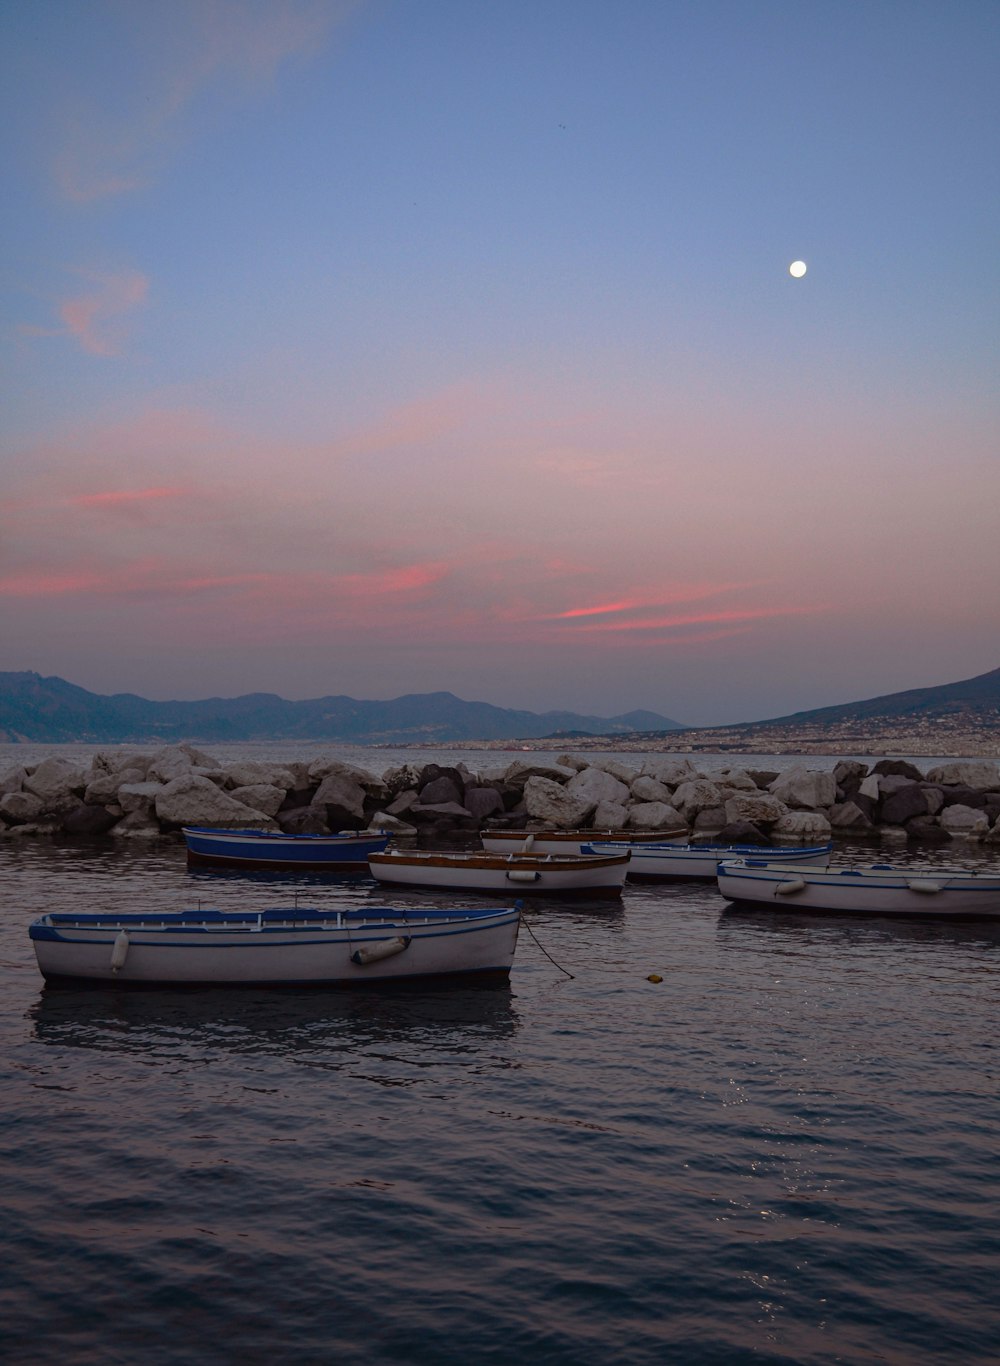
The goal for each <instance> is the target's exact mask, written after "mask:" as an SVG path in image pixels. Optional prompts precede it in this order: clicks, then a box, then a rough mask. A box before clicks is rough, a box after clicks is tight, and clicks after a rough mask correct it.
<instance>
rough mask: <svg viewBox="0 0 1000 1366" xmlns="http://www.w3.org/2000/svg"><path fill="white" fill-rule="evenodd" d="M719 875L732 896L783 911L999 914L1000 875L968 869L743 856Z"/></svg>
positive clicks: (974, 916) (989, 916)
mask: <svg viewBox="0 0 1000 1366" xmlns="http://www.w3.org/2000/svg"><path fill="white" fill-rule="evenodd" d="M717 878H718V887H719V891H720V892H721V893H722V895H723V896H724V897H726V898H727V899H728V900H730V901H735V902H747V903H751V904H753V905H756V906H769V907H770V908H772V909H773V910H780V911H792V912H799V911H835V912H838V913H845V914H854V915H902V916H914V915H919V916H934V917H936V918H937V917H950V916H953V917H960V918H963V919H997V918H1000V876H996V875H995V874H988V873H974V872H969V871H967V870H964V869H946V868H941V869H917V868H903V867H892V866H891V865H889V864H874V865H872V866H871V867H870V868H828V869H825V870H813V869H807V868H802V867H800V866H799V867H797V866H796V865H794V864H777V863H768V862H766V861H764V860H758V859H753V860H750V859H739V860H735V861H733V862H724V863H722V864H721V865H720V866H719V871H718V874H717Z"/></svg>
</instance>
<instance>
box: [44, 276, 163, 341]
mask: <svg viewBox="0 0 1000 1366" xmlns="http://www.w3.org/2000/svg"><path fill="white" fill-rule="evenodd" d="M80 274H81V275H84V276H85V278H88V279H90V280H91V281H92V282H93V283H94V284H95V285H96V286H97V287H96V289H94V290H92V291H91V292H90V293H88V294H81V295H79V296H78V297H77V298H74V299H67V300H65V301H64V302H63V303H62V304H60V306H59V316H60V318H61V319H62V321H63V323H64V324H65V327H66V331H67V332H68V333H69V335H70V336H72V337H75V338H76V340H77V341H78V342H79V343H80V345H81V346H82V347H83V349H84V351H86V352H87V353H88V355H91V356H114V355H117V354H118V352H119V350H120V348H121V345H122V343H123V341H124V328H123V326H122V322H121V319H122V317H123V316H124V315H125V314H126V313H128V312H129V311H130V310H131V309H133V308H136V307H137V306H138V305H139V304H141V303H144V302H145V299H146V295H147V294H148V292H149V280H148V279H147V278H146V276H145V275H140V274H139V272H138V271H125V272H123V273H122V274H120V275H98V274H87V273H86V272H83V271H81V272H80Z"/></svg>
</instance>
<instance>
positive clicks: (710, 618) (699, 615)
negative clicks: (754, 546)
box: [563, 606, 829, 634]
mask: <svg viewBox="0 0 1000 1366" xmlns="http://www.w3.org/2000/svg"><path fill="white" fill-rule="evenodd" d="M828 610H829V609H828V608H826V607H820V606H809V607H755V608H749V609H743V610H734V611H722V612H682V613H679V614H677V615H674V616H666V617H640V618H637V619H636V620H634V621H594V622H588V623H587V624H586V625H582V626H573V627H572V628H567V627H564V628H563V629H564V630H565V629H572V630H573V631H574V633H576V634H579V633H580V632H583V631H588V632H590V631H594V632H619V631H660V630H663V629H665V628H669V627H675V626H701V625H705V624H711V623H714V622H737V621H762V620H765V619H767V618H769V617H794V616H814V615H816V614H817V613H819V612H825V611H828Z"/></svg>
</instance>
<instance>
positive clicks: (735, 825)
mask: <svg viewBox="0 0 1000 1366" xmlns="http://www.w3.org/2000/svg"><path fill="white" fill-rule="evenodd" d="M719 843H720V844H755V845H756V844H761V845H766V844H768V843H770V841H769V840H768V838H767V836H766V835H765V834H764V833H763V832H762V831H761V830H758V829H757V827H756V826H755V825H754V824H753V823H752V822H750V821H730V822H729V824H728V825H724V826H723V827H722V829H721V830H720V831H719Z"/></svg>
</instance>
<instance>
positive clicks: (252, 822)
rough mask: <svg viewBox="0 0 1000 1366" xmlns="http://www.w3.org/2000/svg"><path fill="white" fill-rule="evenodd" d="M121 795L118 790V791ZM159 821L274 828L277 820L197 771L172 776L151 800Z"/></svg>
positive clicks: (245, 827) (229, 826)
mask: <svg viewBox="0 0 1000 1366" xmlns="http://www.w3.org/2000/svg"><path fill="white" fill-rule="evenodd" d="M119 795H120V793H119ZM153 808H154V810H155V811H156V816H157V819H158V820H159V821H162V822H163V823H164V824H166V825H214V826H219V827H220V828H226V827H228V828H229V829H237V830H239V829H249V830H277V829H279V826H278V824H277V822H276V821H274V820H272V819H271V818H270V817H268V816H263V815H262V814H261V813H260V812H259V811H254V810H253V808H252V807H249V806H245V805H244V804H243V802H237V801H234V800H233V798H232V797H230V796H229V795H228V794H227V793H225V792H222V791H221V790H220V789H219V788H218V787H216V785H215V784H214V783H213V782H210V781H209V780H208V779H207V778H200V777H198V775H197V774H192V775H190V776H188V777H181V778H174V779H173V781H172V782H169V783H167V784H165V786H164V787H163V788H162V789H161V791H160V792H158V793H157V795H156V797H155V798H154V801H153Z"/></svg>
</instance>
